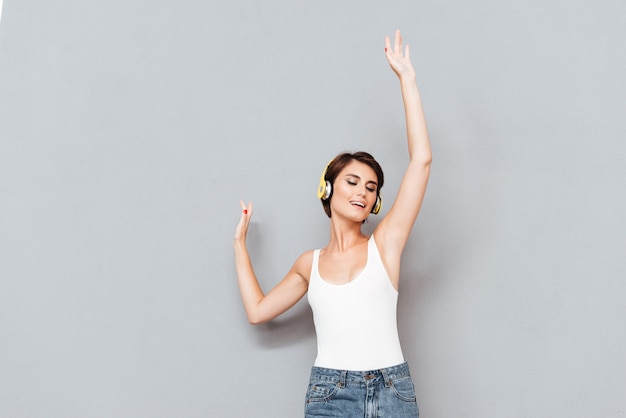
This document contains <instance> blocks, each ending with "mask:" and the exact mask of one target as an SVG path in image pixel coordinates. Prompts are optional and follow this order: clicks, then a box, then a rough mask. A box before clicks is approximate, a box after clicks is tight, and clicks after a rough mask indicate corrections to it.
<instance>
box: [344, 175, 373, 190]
mask: <svg viewBox="0 0 626 418" xmlns="http://www.w3.org/2000/svg"><path fill="white" fill-rule="evenodd" d="M345 176H346V177H354V178H357V179H359V180H361V177H360V176H357V175H356V174H350V173H348V174H346V175H345ZM370 183H371V184H374V185H375V186H376V187H378V183H376V182H375V181H374V180H370V181H368V182H367V183H366V184H370Z"/></svg>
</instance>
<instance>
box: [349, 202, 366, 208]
mask: <svg viewBox="0 0 626 418" xmlns="http://www.w3.org/2000/svg"><path fill="white" fill-rule="evenodd" d="M350 203H352V204H353V205H358V206H361V207H362V208H364V207H365V204H364V203H361V202H350Z"/></svg>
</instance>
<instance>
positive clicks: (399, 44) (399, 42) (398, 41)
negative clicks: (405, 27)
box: [393, 29, 402, 54]
mask: <svg viewBox="0 0 626 418" xmlns="http://www.w3.org/2000/svg"><path fill="white" fill-rule="evenodd" d="M393 49H394V52H395V53H396V54H402V35H400V29H398V30H397V31H396V39H395V42H394V46H393Z"/></svg>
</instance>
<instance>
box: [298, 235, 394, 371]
mask: <svg viewBox="0 0 626 418" xmlns="http://www.w3.org/2000/svg"><path fill="white" fill-rule="evenodd" d="M319 253H320V250H315V251H314V253H313V266H312V267H311V278H310V280H309V292H308V300H309V304H310V305H311V309H312V310H313V320H314V322H315V331H316V333H317V359H316V360H315V365H316V366H318V367H326V368H329V369H339V370H356V371H369V370H378V369H382V368H385V367H391V366H395V365H397V364H400V363H403V362H404V356H403V355H402V349H401V347H400V339H399V338H398V326H397V322H396V308H397V304H398V292H397V291H396V289H394V287H393V286H392V284H391V281H390V280H389V276H388V275H387V272H386V271H385V268H384V266H383V262H382V260H381V258H380V254H379V253H378V248H377V247H376V242H375V241H374V236H373V235H372V236H371V238H370V239H369V241H368V244H367V263H366V264H365V268H364V269H363V271H362V272H361V273H359V274H358V276H356V277H355V278H354V279H353V280H352V281H351V282H349V283H346V284H342V285H335V284H331V283H329V282H327V281H325V280H324V279H323V278H322V277H321V276H320V274H319V269H318V264H319Z"/></svg>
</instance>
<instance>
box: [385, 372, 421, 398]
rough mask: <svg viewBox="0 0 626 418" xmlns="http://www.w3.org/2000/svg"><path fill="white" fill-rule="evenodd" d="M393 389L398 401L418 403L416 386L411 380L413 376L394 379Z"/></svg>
mask: <svg viewBox="0 0 626 418" xmlns="http://www.w3.org/2000/svg"><path fill="white" fill-rule="evenodd" d="M391 389H392V391H393V393H394V395H396V396H397V397H398V399H400V400H402V401H405V402H416V396H415V386H414V385H413V381H412V380H411V376H405V377H401V378H399V379H393V380H392V381H391Z"/></svg>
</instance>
